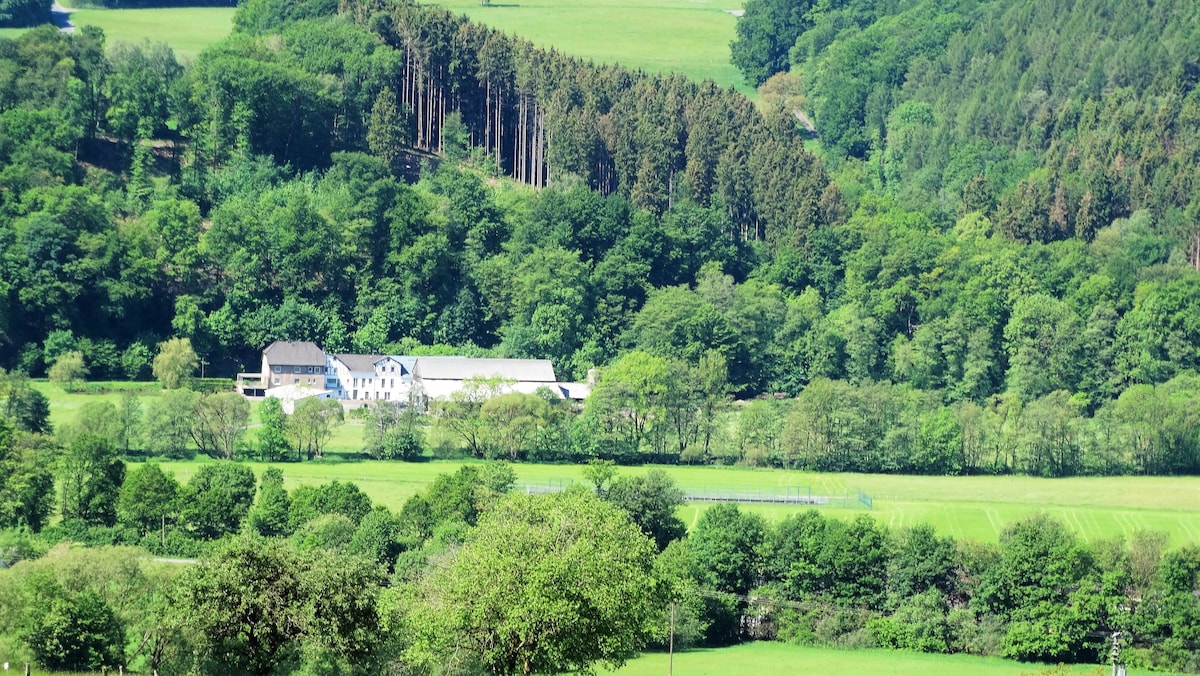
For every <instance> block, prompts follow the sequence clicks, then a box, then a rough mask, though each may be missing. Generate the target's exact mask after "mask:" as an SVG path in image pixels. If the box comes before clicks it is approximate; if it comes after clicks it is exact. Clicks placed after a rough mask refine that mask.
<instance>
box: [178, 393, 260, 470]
mask: <svg viewBox="0 0 1200 676" xmlns="http://www.w3.org/2000/svg"><path fill="white" fill-rule="evenodd" d="M249 420H250V402H249V401H247V400H246V398H245V397H243V396H242V395H240V394H238V393H236V392H220V393H217V394H205V395H203V396H201V397H200V399H199V400H198V401H197V402H196V409H195V418H194V420H193V422H192V438H193V439H195V441H196V446H197V447H198V448H199V449H200V451H201V452H202V453H207V454H208V455H210V456H212V457H214V458H220V459H224V460H232V459H233V457H234V456H235V455H237V454H239V453H240V451H241V450H242V449H241V439H242V435H243V434H245V431H246V423H247V421H249Z"/></svg>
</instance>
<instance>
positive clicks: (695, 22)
mask: <svg viewBox="0 0 1200 676" xmlns="http://www.w3.org/2000/svg"><path fill="white" fill-rule="evenodd" d="M742 3H743V0H647V1H646V2H639V3H638V4H636V5H631V4H629V3H628V2H627V1H625V0H594V1H593V2H585V3H580V2H574V1H573V0H496V1H495V2H493V4H491V5H487V6H485V5H482V4H480V2H479V0H439V1H438V2H437V4H440V5H442V6H444V7H446V8H447V9H450V10H451V11H454V12H457V13H462V14H466V15H468V16H469V17H471V19H473V20H475V21H479V22H480V23H484V24H486V25H488V26H492V27H494V28H497V29H499V30H501V31H504V32H506V33H512V34H516V35H519V36H521V37H523V38H526V39H528V40H530V41H531V42H533V43H534V44H535V45H538V46H539V47H554V48H556V49H558V50H559V51H561V52H564V53H566V54H571V55H573V56H579V57H582V58H585V59H591V60H594V61H597V62H601V63H620V64H622V65H624V66H627V67H630V68H641V69H644V70H647V71H655V72H672V71H673V72H679V73H683V74H685V75H687V76H689V77H692V78H695V79H704V78H712V79H713V80H714V81H715V82H716V83H717V84H720V85H723V86H730V85H736V86H737V87H738V88H739V89H740V90H742V91H743V92H747V93H749V92H750V91H751V90H750V89H749V88H748V87H746V86H745V85H744V84H743V82H742V77H741V74H740V73H739V72H738V69H737V68H735V67H734V66H733V65H732V64H731V63H730V62H729V42H730V40H732V39H733V36H734V25H735V24H736V22H737V19H736V17H734V16H733V15H732V14H730V13H729V12H730V10H738V9H741V7H742Z"/></svg>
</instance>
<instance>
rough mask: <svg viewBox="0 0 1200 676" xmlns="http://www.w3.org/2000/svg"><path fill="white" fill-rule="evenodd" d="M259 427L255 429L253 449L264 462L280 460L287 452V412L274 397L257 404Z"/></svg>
mask: <svg viewBox="0 0 1200 676" xmlns="http://www.w3.org/2000/svg"><path fill="white" fill-rule="evenodd" d="M258 422H259V425H260V426H259V428H258V429H257V430H255V449H256V450H257V451H258V457H259V459H260V460H262V461H264V462H271V461H274V460H282V459H283V457H284V455H286V454H287V452H288V439H287V414H285V413H284V412H283V404H281V403H280V402H279V399H277V398H275V397H267V398H266V399H263V400H262V402H260V403H259V405H258Z"/></svg>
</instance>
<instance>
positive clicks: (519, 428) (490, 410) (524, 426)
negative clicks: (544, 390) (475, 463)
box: [480, 392, 553, 460]
mask: <svg viewBox="0 0 1200 676" xmlns="http://www.w3.org/2000/svg"><path fill="white" fill-rule="evenodd" d="M552 413H553V411H552V408H551V404H550V402H549V401H547V400H546V399H544V398H542V397H539V396H538V395H536V394H525V393H523V392H509V393H507V394H501V395H498V396H495V397H492V398H491V399H488V400H487V401H486V402H484V404H483V406H482V408H481V409H480V415H481V416H482V417H483V419H484V421H485V424H486V425H487V426H488V427H489V428H490V430H491V434H490V435H489V437H490V441H489V443H488V447H489V449H495V455H496V456H497V457H502V458H505V459H507V460H517V459H519V458H520V457H521V456H522V455H525V454H526V453H528V452H529V451H530V450H532V449H534V448H535V447H536V446H537V444H538V442H539V441H540V436H541V433H542V430H543V429H544V428H545V427H546V426H547V425H548V424H549V423H550V418H551V416H552Z"/></svg>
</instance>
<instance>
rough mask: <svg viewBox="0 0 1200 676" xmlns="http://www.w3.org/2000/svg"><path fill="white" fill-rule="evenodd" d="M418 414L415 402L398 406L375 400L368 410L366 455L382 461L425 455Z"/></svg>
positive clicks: (411, 458) (364, 435) (364, 438)
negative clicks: (368, 454)
mask: <svg viewBox="0 0 1200 676" xmlns="http://www.w3.org/2000/svg"><path fill="white" fill-rule="evenodd" d="M420 425H421V414H420V413H419V412H418V411H417V410H416V407H415V402H412V401H410V402H408V403H407V404H406V405H404V406H401V405H399V404H398V403H396V402H391V401H385V400H382V399H377V400H375V401H373V402H371V405H370V407H369V408H368V409H367V420H366V425H365V429H364V431H363V441H364V443H365V445H366V451H367V453H370V454H371V455H372V456H373V457H375V458H379V459H383V460H415V459H417V458H419V457H420V456H421V454H422V453H423V452H424V450H425V449H424V433H423V430H422V428H421V426H420Z"/></svg>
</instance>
